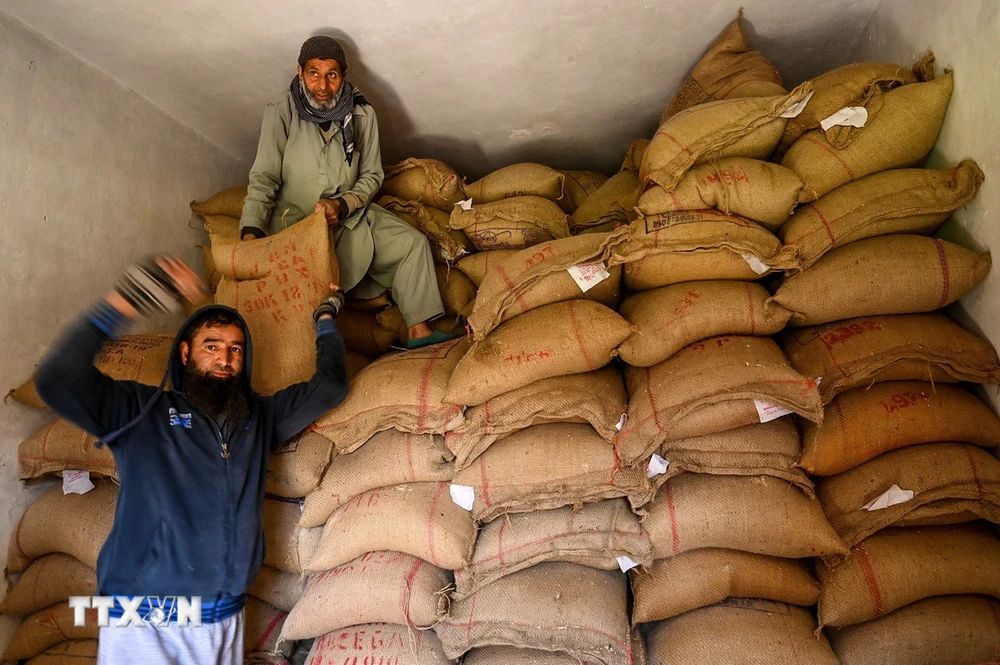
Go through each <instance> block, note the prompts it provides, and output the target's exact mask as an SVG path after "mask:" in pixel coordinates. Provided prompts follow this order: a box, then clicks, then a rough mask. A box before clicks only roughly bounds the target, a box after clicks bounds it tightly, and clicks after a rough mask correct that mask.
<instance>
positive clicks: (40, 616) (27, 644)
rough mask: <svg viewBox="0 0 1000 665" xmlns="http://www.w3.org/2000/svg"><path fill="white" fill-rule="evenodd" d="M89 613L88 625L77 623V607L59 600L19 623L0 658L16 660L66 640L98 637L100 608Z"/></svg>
mask: <svg viewBox="0 0 1000 665" xmlns="http://www.w3.org/2000/svg"><path fill="white" fill-rule="evenodd" d="M86 613H87V615H86V621H85V624H84V625H83V626H74V625H73V609H72V608H71V607H70V606H69V603H65V602H61V603H56V604H55V605H52V606H50V607H46V608H45V609H44V610H41V611H39V612H35V613H34V614H32V615H31V616H29V617H27V618H26V619H25V620H24V622H23V623H22V624H21V625H20V626H18V628H17V631H16V632H15V633H14V636H13V637H11V638H10V644H8V645H7V650H6V651H4V652H3V656H0V658H2V659H3V660H4V661H15V660H20V659H22V658H31V657H32V656H36V655H38V654H40V653H41V652H43V651H45V650H46V649H48V648H49V647H52V646H55V645H56V644H59V643H60V642H64V641H66V640H86V639H91V640H96V639H97V610H94V609H89V610H86Z"/></svg>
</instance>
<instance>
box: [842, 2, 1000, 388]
mask: <svg viewBox="0 0 1000 665" xmlns="http://www.w3.org/2000/svg"><path fill="white" fill-rule="evenodd" d="M998 36H1000V3H998V2H996V0H961V2H956V3H951V4H943V3H941V2H938V1H937V0H881V2H880V3H879V5H878V8H877V9H876V10H875V12H874V13H873V14H872V17H871V20H870V21H869V23H868V25H867V26H866V27H865V29H864V31H863V33H862V35H861V38H860V39H859V40H858V42H857V46H856V47H855V50H854V53H853V54H852V56H851V59H852V60H854V61H865V60H886V61H890V62H900V63H908V62H912V61H914V60H916V59H917V58H919V57H920V56H921V55H922V54H923V53H924V52H925V51H926V50H927V49H928V48H932V49H933V50H934V54H935V55H936V56H937V63H938V67H939V71H940V68H943V67H951V68H953V69H954V70H955V92H954V94H953V96H952V98H951V104H950V105H949V107H948V114H947V115H946V116H945V122H944V127H943V128H942V129H941V136H940V137H939V138H938V142H937V145H936V146H935V148H934V151H933V152H932V153H931V157H930V159H929V160H928V164H927V165H928V166H929V167H932V168H943V167H945V166H952V165H954V164H956V163H958V162H959V161H961V160H962V159H964V158H966V157H971V158H972V159H975V160H976V162H977V163H978V164H979V166H980V167H981V168H982V169H983V172H984V173H985V174H986V182H985V183H984V184H983V186H982V189H980V191H979V195H978V196H977V197H976V199H975V200H973V201H972V202H971V203H970V204H969V205H968V206H966V207H965V208H963V209H961V210H958V211H956V212H955V213H954V215H952V217H951V219H950V220H949V221H948V222H947V223H946V224H945V225H944V227H942V229H941V231H940V233H939V235H940V236H941V237H943V238H946V239H948V240H952V241H954V242H957V243H959V244H961V245H964V246H966V247H969V248H970V249H976V250H979V251H982V250H985V249H989V250H992V252H993V260H994V267H993V271H992V272H991V273H990V275H989V276H988V277H987V278H986V280H985V281H984V282H983V283H982V284H981V285H980V286H979V287H978V288H976V289H975V290H973V291H971V292H970V293H969V294H967V295H966V296H965V297H964V298H962V300H961V301H960V302H959V303H958V307H956V308H955V312H954V315H955V316H956V318H958V319H959V320H960V321H962V323H963V324H964V325H966V326H967V327H969V328H971V329H974V330H976V331H977V332H978V333H979V334H981V335H984V336H985V337H987V338H988V339H989V340H990V341H991V342H992V343H993V345H994V346H996V347H998V348H1000V129H998V128H1000V58H998V57H997V51H996V47H997V38H998ZM985 394H986V395H988V397H989V399H990V400H991V401H992V402H993V404H994V406H995V407H997V408H1000V397H998V393H997V391H996V390H995V389H988V390H986V391H985Z"/></svg>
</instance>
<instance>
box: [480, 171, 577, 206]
mask: <svg viewBox="0 0 1000 665" xmlns="http://www.w3.org/2000/svg"><path fill="white" fill-rule="evenodd" d="M565 180H566V176H564V175H563V174H562V173H560V172H559V171H556V170H555V169H553V168H551V167H548V166H545V165H544V164H534V163H531V162H524V163H522V164H511V165H510V166H505V167H503V168H501V169H497V170H496V171H493V172H492V173H488V174H486V175H484V176H483V177H482V178H480V179H479V180H477V181H475V182H470V183H466V185H465V196H466V197H468V198H470V199H472V202H473V203H492V202H493V201H500V200H503V199H509V198H513V197H515V196H540V197H542V198H543V199H548V200H549V201H559V200H561V199H562V198H563V182H564V181H565Z"/></svg>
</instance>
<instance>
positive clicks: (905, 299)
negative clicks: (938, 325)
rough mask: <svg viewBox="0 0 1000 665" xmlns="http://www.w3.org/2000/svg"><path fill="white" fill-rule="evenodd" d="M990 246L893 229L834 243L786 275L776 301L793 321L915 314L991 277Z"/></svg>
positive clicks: (806, 323)
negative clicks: (982, 248) (980, 248)
mask: <svg viewBox="0 0 1000 665" xmlns="http://www.w3.org/2000/svg"><path fill="white" fill-rule="evenodd" d="M990 265H991V259H990V253H989V252H983V253H982V254H977V253H976V252H973V251H970V250H968V249H965V248H964V247H961V246H959V245H956V244H954V243H950V242H947V241H944V240H939V239H938V238H925V237H924V236H915V235H902V234H901V235H890V236H883V237H880V238H868V239H866V240H859V241H857V242H853V243H851V244H850V245H847V246H846V247H841V248H839V249H835V250H833V251H832V252H830V253H829V254H827V255H826V256H824V257H823V258H822V259H820V260H819V261H818V262H817V263H816V264H815V265H814V266H813V267H811V268H809V270H806V271H804V272H802V273H800V274H798V275H795V276H793V277H786V278H785V281H784V282H783V283H782V285H781V287H780V288H779V289H778V292H777V293H775V295H774V298H773V301H774V302H776V303H778V304H779V305H781V306H782V307H784V308H785V309H788V310H791V311H792V319H791V325H793V326H811V325H816V324H819V323H828V322H830V321H839V320H841V319H852V318H854V317H858V316H874V315H880V314H916V313H919V312H930V311H932V310H935V309H941V308H942V307H944V306H945V305H949V304H951V303H953V302H955V301H956V300H958V299H959V298H961V297H962V296H964V295H965V294H966V293H968V292H969V291H970V290H972V289H973V288H974V287H975V286H976V285H977V284H979V283H980V282H981V281H983V279H985V278H986V275H987V273H989V271H990Z"/></svg>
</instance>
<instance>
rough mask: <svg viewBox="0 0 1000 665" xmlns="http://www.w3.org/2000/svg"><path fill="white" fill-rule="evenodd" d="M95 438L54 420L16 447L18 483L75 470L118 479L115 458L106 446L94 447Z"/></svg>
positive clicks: (72, 426) (65, 423) (68, 424)
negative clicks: (66, 470) (19, 480)
mask: <svg viewBox="0 0 1000 665" xmlns="http://www.w3.org/2000/svg"><path fill="white" fill-rule="evenodd" d="M96 442H97V437H96V436H91V435H90V434H87V433H86V432H84V431H83V430H82V429H80V428H78V427H77V426H75V425H73V424H72V423H70V422H69V421H66V420H63V419H62V418H56V419H55V420H53V421H52V422H50V423H49V424H48V425H46V426H45V427H43V428H42V429H40V430H38V431H37V432H35V433H34V434H32V435H31V436H29V437H28V438H27V439H25V440H24V441H22V442H21V443H20V444H19V445H18V447H17V463H18V468H19V473H18V476H19V477H20V478H21V480H28V479H30V478H39V477H41V476H44V475H45V474H47V473H53V474H56V475H58V474H59V473H60V472H62V471H64V470H65V469H79V470H81V471H89V472H90V473H95V474H98V475H101V476H110V477H112V478H115V479H117V478H118V469H117V468H115V458H114V456H113V455H112V454H111V451H110V450H109V449H108V448H107V446H104V447H101V448H97V447H95V446H94V443H96Z"/></svg>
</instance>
